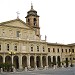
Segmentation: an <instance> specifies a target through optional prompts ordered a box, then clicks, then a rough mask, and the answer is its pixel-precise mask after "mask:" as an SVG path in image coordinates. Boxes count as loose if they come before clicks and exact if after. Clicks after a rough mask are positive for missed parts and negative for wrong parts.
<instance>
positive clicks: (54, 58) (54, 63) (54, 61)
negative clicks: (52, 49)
mask: <svg viewBox="0 0 75 75" xmlns="http://www.w3.org/2000/svg"><path fill="white" fill-rule="evenodd" d="M53 65H56V57H55V56H53Z"/></svg>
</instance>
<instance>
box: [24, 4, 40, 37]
mask: <svg viewBox="0 0 75 75" xmlns="http://www.w3.org/2000/svg"><path fill="white" fill-rule="evenodd" d="M25 18H26V23H27V24H28V25H29V26H30V27H32V28H33V29H34V30H35V34H36V35H37V36H38V37H40V27H39V16H38V15H37V11H36V10H34V9H33V5H32V3H31V9H30V10H29V11H28V12H27V16H26V17H25Z"/></svg>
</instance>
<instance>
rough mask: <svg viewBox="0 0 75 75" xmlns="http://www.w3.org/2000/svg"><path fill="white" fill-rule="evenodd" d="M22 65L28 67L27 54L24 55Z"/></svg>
mask: <svg viewBox="0 0 75 75" xmlns="http://www.w3.org/2000/svg"><path fill="white" fill-rule="evenodd" d="M22 66H23V68H25V67H27V57H26V56H23V57H22Z"/></svg>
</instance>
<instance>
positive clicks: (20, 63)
mask: <svg viewBox="0 0 75 75" xmlns="http://www.w3.org/2000/svg"><path fill="white" fill-rule="evenodd" d="M19 68H20V69H22V54H20V56H19Z"/></svg>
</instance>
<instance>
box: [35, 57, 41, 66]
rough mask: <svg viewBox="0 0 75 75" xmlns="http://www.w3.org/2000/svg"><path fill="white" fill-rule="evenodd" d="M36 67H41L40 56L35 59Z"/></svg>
mask: <svg viewBox="0 0 75 75" xmlns="http://www.w3.org/2000/svg"><path fill="white" fill-rule="evenodd" d="M36 65H37V67H40V66H41V61H40V56H37V57H36Z"/></svg>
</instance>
